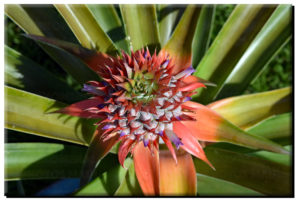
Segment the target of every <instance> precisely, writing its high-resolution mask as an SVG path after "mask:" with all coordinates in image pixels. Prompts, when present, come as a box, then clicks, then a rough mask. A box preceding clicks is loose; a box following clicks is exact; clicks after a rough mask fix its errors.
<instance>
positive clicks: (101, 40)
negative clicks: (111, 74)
mask: <svg viewBox="0 0 300 200" xmlns="http://www.w3.org/2000/svg"><path fill="white" fill-rule="evenodd" d="M55 7H56V9H57V10H58V11H59V12H60V14H61V15H62V16H63V17H64V19H65V21H66V22H67V23H68V25H69V27H70V28H71V29H72V31H73V32H74V34H75V36H76V37H77V39H78V40H79V41H80V43H81V45H82V46H84V47H86V48H89V49H96V50H98V51H101V52H106V53H111V54H115V53H116V51H117V49H116V48H115V46H114V44H113V43H112V41H111V40H110V38H109V37H108V36H107V35H106V33H105V32H104V31H103V30H102V29H101V27H100V26H99V25H98V23H97V21H96V20H95V18H94V17H93V15H92V14H91V12H90V11H89V9H88V8H87V7H86V6H85V5H79V4H77V5H75V4H73V5H72V4H69V5H65V4H64V5H63V4H59V5H55Z"/></svg>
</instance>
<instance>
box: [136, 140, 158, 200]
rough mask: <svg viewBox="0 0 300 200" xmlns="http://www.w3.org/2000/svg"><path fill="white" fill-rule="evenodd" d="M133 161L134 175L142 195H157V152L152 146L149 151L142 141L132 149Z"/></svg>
mask: <svg viewBox="0 0 300 200" xmlns="http://www.w3.org/2000/svg"><path fill="white" fill-rule="evenodd" d="M133 161H134V169H135V173H136V176H137V178H138V180H139V184H140V186H141V188H142V190H143V193H144V195H147V196H154V195H159V152H158V150H157V149H155V148H153V152H150V150H149V149H148V148H145V147H144V144H143V143H142V142H140V143H138V144H137V145H136V146H135V147H134V150H133Z"/></svg>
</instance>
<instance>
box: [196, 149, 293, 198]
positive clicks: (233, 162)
mask: <svg viewBox="0 0 300 200" xmlns="http://www.w3.org/2000/svg"><path fill="white" fill-rule="evenodd" d="M205 152H206V154H207V157H208V159H209V160H210V161H211V162H212V164H213V165H214V166H215V168H216V171H213V170H212V169H210V168H209V167H208V166H207V165H205V164H204V163H203V162H201V161H199V160H198V159H195V160H194V163H195V167H196V171H197V173H199V174H204V175H207V176H212V177H215V178H219V179H223V180H226V181H230V182H233V183H236V184H239V185H241V186H244V187H247V188H251V189H253V190H255V191H258V192H261V193H263V194H266V195H275V196H291V195H292V187H291V183H292V182H291V178H292V177H291V174H290V173H291V171H290V167H287V166H285V165H281V164H278V163H274V162H271V161H267V160H264V159H262V158H258V157H255V156H250V155H246V154H240V153H235V152H230V151H227V150H221V149H215V148H209V147H207V148H206V149H205Z"/></svg>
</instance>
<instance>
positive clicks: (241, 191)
mask: <svg viewBox="0 0 300 200" xmlns="http://www.w3.org/2000/svg"><path fill="white" fill-rule="evenodd" d="M197 194H198V196H262V194H261V193H259V192H256V191H254V190H252V189H249V188H246V187H243V186H241V185H238V184H235V183H231V182H229V181H225V180H222V179H218V178H214V177H211V176H206V175H203V174H197Z"/></svg>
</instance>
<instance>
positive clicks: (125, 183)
mask: <svg viewBox="0 0 300 200" xmlns="http://www.w3.org/2000/svg"><path fill="white" fill-rule="evenodd" d="M114 196H143V192H142V189H141V187H140V185H139V182H138V180H137V178H136V173H135V170H134V165H133V163H132V164H131V165H130V166H129V167H128V170H127V172H126V175H125V178H124V179H123V180H122V182H121V184H120V186H119V188H118V189H117V191H116V192H115V194H114Z"/></svg>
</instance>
